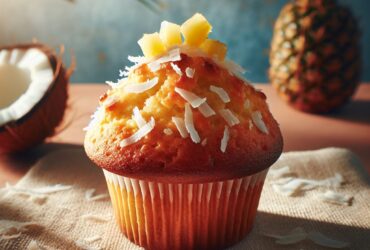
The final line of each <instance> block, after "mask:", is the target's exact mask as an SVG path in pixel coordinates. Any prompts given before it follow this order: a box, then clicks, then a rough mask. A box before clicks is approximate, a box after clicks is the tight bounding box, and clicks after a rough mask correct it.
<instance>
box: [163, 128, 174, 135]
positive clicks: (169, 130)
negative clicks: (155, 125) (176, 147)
mask: <svg viewBox="0 0 370 250" xmlns="http://www.w3.org/2000/svg"><path fill="white" fill-rule="evenodd" d="M163 133H164V134H165V135H172V134H173V132H172V129H170V128H165V129H163Z"/></svg>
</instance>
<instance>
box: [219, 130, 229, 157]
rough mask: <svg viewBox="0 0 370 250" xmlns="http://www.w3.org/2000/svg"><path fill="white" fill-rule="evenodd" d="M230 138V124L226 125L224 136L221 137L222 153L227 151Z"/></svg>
mask: <svg viewBox="0 0 370 250" xmlns="http://www.w3.org/2000/svg"><path fill="white" fill-rule="evenodd" d="M229 139H230V132H229V127H228V126H225V129H224V136H223V137H222V139H221V147H220V148H221V151H222V153H225V151H226V147H227V143H228V142H229Z"/></svg>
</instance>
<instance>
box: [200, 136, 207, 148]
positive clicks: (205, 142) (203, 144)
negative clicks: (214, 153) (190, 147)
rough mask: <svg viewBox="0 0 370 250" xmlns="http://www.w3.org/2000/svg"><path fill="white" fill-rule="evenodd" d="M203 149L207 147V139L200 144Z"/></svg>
mask: <svg viewBox="0 0 370 250" xmlns="http://www.w3.org/2000/svg"><path fill="white" fill-rule="evenodd" d="M200 144H201V145H202V146H203V147H204V146H205V145H207V138H204V139H203V141H202V142H201V143H200Z"/></svg>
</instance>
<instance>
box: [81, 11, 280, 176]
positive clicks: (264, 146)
mask: <svg viewBox="0 0 370 250" xmlns="http://www.w3.org/2000/svg"><path fill="white" fill-rule="evenodd" d="M211 29H212V27H211V26H210V24H209V23H208V21H207V20H206V19H205V18H204V17H203V16H202V15H201V14H195V15H194V16H193V17H191V18H190V19H189V20H187V21H186V22H185V23H184V24H182V25H181V26H179V25H176V24H173V23H169V22H166V21H165V22H162V25H161V30H160V32H159V33H153V34H145V35H144V36H143V37H142V38H141V39H140V40H139V42H138V43H139V45H140V46H141V48H142V51H143V53H144V57H129V59H130V60H131V61H133V62H134V63H135V65H134V66H132V67H131V68H126V71H124V72H122V73H121V75H123V76H126V77H125V78H123V79H121V80H119V81H118V82H117V83H112V82H109V84H110V85H111V86H112V88H111V89H110V90H108V91H107V92H106V93H105V94H104V95H103V96H102V97H101V98H100V106H99V108H98V110H97V112H96V113H95V114H94V119H93V121H92V122H91V123H90V125H89V127H88V128H87V130H88V131H87V134H86V139H85V148H86V152H87V153H88V155H89V157H90V158H91V159H92V160H93V161H95V162H96V163H97V164H98V165H99V166H101V167H103V168H106V169H107V170H109V171H112V172H115V173H119V174H123V175H130V176H136V175H140V176H141V177H142V178H150V176H156V178H158V176H164V177H165V178H167V177H168V176H171V178H175V179H177V180H178V179H179V176H182V177H181V178H180V179H181V181H188V180H184V179H186V178H187V177H186V176H192V180H194V175H196V176H197V178H196V179H199V180H204V179H209V178H210V179H212V180H214V179H220V178H222V177H225V175H226V177H227V178H229V177H230V178H232V177H235V176H241V175H245V174H251V173H254V172H258V171H259V170H261V169H264V168H266V167H268V166H269V165H270V164H272V163H273V162H274V161H275V160H276V159H277V157H278V156H279V155H280V153H281V148H282V138H281V134H280V130H279V127H278V125H277V123H276V121H275V120H274V119H273V117H272V116H271V114H270V112H269V110H268V107H267V104H266V102H265V95H264V94H263V93H261V92H259V91H257V90H255V89H254V88H253V87H252V86H251V85H250V84H249V83H248V82H247V81H245V80H244V79H242V77H240V74H241V73H242V71H243V70H242V68H241V67H240V66H238V65H236V64H235V63H233V62H232V61H229V60H226V59H225V56H226V51H227V48H226V45H224V44H223V43H221V42H219V41H217V40H212V39H208V34H209V32H210V31H211ZM182 36H183V38H184V39H182ZM183 40H184V41H183ZM166 176H167V177H166ZM212 176H213V177H212Z"/></svg>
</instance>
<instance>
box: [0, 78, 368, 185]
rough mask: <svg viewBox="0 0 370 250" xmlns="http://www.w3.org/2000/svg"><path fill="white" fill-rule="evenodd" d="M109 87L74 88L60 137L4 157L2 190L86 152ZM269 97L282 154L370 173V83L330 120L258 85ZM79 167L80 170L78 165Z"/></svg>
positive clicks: (1, 161)
mask: <svg viewBox="0 0 370 250" xmlns="http://www.w3.org/2000/svg"><path fill="white" fill-rule="evenodd" d="M107 88H108V86H106V85H102V84H72V85H71V87H70V98H69V107H68V110H67V112H66V116H65V119H64V122H63V124H62V125H61V126H60V128H59V129H58V133H57V134H56V135H55V136H53V137H52V138H49V139H47V141H46V143H45V144H43V145H41V146H38V147H36V148H35V149H32V150H30V151H29V152H27V153H22V154H18V155H13V156H6V155H3V156H0V186H3V185H4V184H5V182H9V183H15V182H17V180H19V179H20V178H21V177H22V176H23V175H24V174H25V173H26V172H27V170H28V169H29V168H30V167H31V166H32V164H34V163H35V162H36V161H37V159H39V158H40V157H42V156H43V155H45V154H48V153H50V152H52V151H54V150H59V149H63V148H74V147H75V148H78V147H82V144H83V139H84V132H83V131H82V128H84V127H85V126H86V125H87V123H88V121H89V120H90V115H91V113H92V112H93V111H94V110H95V108H96V106H97V104H98V97H99V96H100V95H101V94H102V93H104V91H105V90H106V89H107ZM256 88H258V89H261V90H262V91H263V92H264V93H265V94H266V95H267V101H268V103H269V106H270V109H271V112H272V113H273V115H274V117H275V118H276V120H277V121H278V122H279V123H280V126H281V130H282V133H283V136H284V151H292V150H311V149H318V148H323V147H344V148H349V149H351V150H352V151H353V152H355V153H356V154H357V155H358V156H359V158H360V160H361V161H362V163H363V164H364V171H366V172H367V173H370V84H361V85H360V87H359V88H358V90H357V92H356V95H355V96H354V99H353V100H352V102H350V103H349V104H347V105H346V106H345V107H343V108H342V109H341V110H339V111H337V112H335V113H332V114H326V115H314V114H306V113H303V112H300V111H297V110H294V109H293V108H291V107H289V106H288V105H287V104H285V103H284V102H283V101H282V100H281V99H279V98H278V96H277V94H276V92H275V91H274V89H272V87H271V86H270V85H267V84H256ZM77 167H78V166H77Z"/></svg>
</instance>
